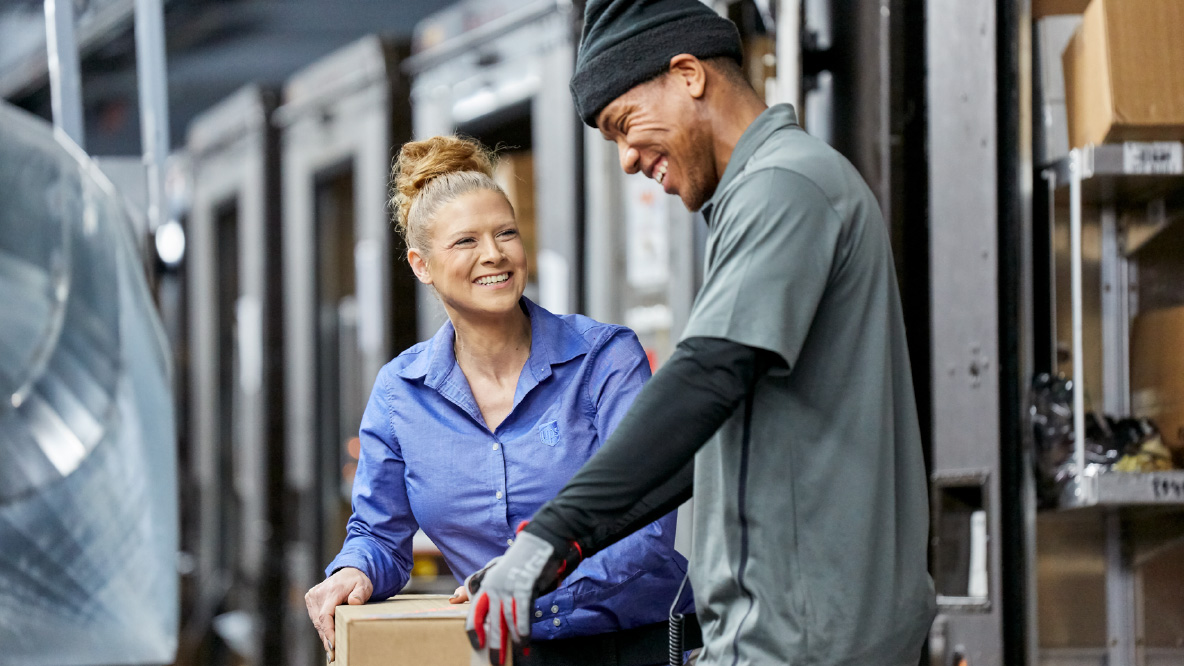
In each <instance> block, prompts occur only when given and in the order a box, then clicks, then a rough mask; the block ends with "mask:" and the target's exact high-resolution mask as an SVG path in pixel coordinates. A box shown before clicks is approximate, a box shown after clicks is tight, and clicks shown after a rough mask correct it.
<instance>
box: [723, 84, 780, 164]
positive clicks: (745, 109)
mask: <svg viewBox="0 0 1184 666" xmlns="http://www.w3.org/2000/svg"><path fill="white" fill-rule="evenodd" d="M720 93H721V94H719V95H717V97H716V98H715V99H713V100H712V102H713V104H712V109H711V113H712V129H713V132H712V136H713V145H712V150H713V152H714V155H715V173H716V175H717V176H718V177H719V178H721V179H722V178H723V177H724V171H726V170H727V168H728V163H729V162H730V161H731V160H732V152H733V151H735V150H736V144H737V143H739V142H740V137H741V136H743V135H744V132H745V130H747V129H748V126H749V125H751V124H752V123H753V121H755V120H756V119H757V116H759V115H761V114H762V113H764V112H765V109H767V108H769V106H768V105H767V104H765V103H764V101H762V100H761V98H760V97H758V96H757V94H756V92H755V91H752V90H745V91H743V92H739V93H737V92H736V91H735V89H734V87H733V88H732V89H731V90H728V91H726V92H725V91H724V90H721V91H720Z"/></svg>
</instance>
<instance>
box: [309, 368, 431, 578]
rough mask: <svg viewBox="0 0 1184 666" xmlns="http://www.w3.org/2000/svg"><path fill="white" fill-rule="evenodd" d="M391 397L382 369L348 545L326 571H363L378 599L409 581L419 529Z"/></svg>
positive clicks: (362, 434)
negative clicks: (409, 497)
mask: <svg viewBox="0 0 1184 666" xmlns="http://www.w3.org/2000/svg"><path fill="white" fill-rule="evenodd" d="M389 400H390V398H389V394H388V391H387V385H386V380H385V374H384V373H380V374H379V377H378V380H377V381H376V382H375V383H374V390H373V391H372V392H371V393H370V400H369V402H368V403H367V404H366V411H365V413H363V415H362V425H361V428H360V429H359V431H358V438H359V440H360V441H361V450H360V454H359V456H358V470H357V473H356V474H355V475H354V488H353V515H351V516H350V518H349V523H348V524H347V527H346V537H345V545H344V546H342V548H341V552H340V553H339V554H338V555H337V557H336V558H334V559H333V562H332V563H330V564H329V566H328V567H327V568H326V569H325V574H326V575H332V573H333V572H334V571H336V570H338V569H341V568H343V567H354V568H356V569H359V570H361V571H362V572H363V573H365V574H366V575H367V576H368V577H369V578H370V582H371V583H373V584H374V593H373V594H372V595H371V598H372V599H374V600H379V599H385V598H387V597H390V596H393V595H394V594H396V593H398V591H399V590H401V589H402V588H403V586H404V585H406V584H407V581H408V580H410V577H411V564H412V553H411V539H412V537H413V536H415V533H416V531H418V530H419V525H418V523H416V521H415V517H414V516H413V515H412V513H411V506H410V503H409V502H408V500H407V486H406V485H405V481H404V476H403V471H404V464H403V453H402V450H401V449H400V448H399V442H398V439H397V438H396V437H395V434H394V432H392V429H391V426H390V423H391V420H390V403H389Z"/></svg>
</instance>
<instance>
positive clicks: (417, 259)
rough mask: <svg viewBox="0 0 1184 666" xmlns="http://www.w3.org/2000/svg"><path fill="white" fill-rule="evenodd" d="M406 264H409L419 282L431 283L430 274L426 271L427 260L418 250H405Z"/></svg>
mask: <svg viewBox="0 0 1184 666" xmlns="http://www.w3.org/2000/svg"><path fill="white" fill-rule="evenodd" d="M407 263H409V264H411V270H412V272H414V273H415V277H416V278H418V279H419V281H420V282H422V283H424V284H431V283H432V272H431V271H429V270H428V260H427V258H425V257H424V256H423V254H422V253H420V251H419V248H414V247H413V248H410V249H408V250H407Z"/></svg>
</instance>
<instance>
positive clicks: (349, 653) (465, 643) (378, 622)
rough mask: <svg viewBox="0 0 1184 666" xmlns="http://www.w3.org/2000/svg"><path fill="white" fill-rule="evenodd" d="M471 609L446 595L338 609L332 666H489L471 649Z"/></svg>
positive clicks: (486, 659)
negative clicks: (468, 617) (467, 620)
mask: <svg viewBox="0 0 1184 666" xmlns="http://www.w3.org/2000/svg"><path fill="white" fill-rule="evenodd" d="M468 611H469V605H468V604H460V605H454V604H450V603H448V597H447V596H446V595H442V594H409V595H401V596H398V597H395V598H393V599H388V600H386V601H379V602H377V603H372V604H365V605H362V606H338V607H337V611H336V613H335V618H336V629H335V630H336V632H337V644H336V645H335V646H334V652H335V654H334V656H335V658H336V661H334V662H330V666H489V657H488V656H486V655H485V654H484V653H477V652H474V651H473V649H472V647H471V646H470V645H469V638H468V636H467V635H466V634H465V614H466V613H468ZM510 661H511V660H510V659H507V660H506V663H507V664H508V663H510Z"/></svg>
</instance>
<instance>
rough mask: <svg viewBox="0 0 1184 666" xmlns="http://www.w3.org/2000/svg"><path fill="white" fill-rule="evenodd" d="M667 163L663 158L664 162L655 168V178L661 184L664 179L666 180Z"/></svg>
mask: <svg viewBox="0 0 1184 666" xmlns="http://www.w3.org/2000/svg"><path fill="white" fill-rule="evenodd" d="M666 165H667V162H666V161H665V160H663V161H662V163H661V164H659V165H658V168H657V169H654V180H656V181H658V184H659V185H661V184H662V181H663V180H666Z"/></svg>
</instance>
